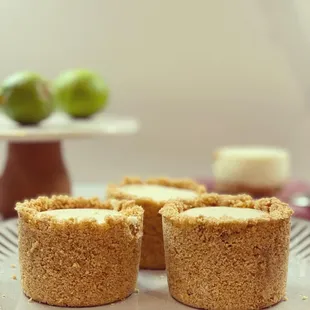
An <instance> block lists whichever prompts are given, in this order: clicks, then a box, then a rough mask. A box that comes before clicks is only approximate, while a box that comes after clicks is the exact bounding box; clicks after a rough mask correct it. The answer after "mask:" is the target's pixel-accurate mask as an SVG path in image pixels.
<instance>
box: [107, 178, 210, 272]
mask: <svg viewBox="0 0 310 310" xmlns="http://www.w3.org/2000/svg"><path fill="white" fill-rule="evenodd" d="M129 184H156V185H162V186H167V187H175V188H183V189H189V190H193V191H195V192H197V193H198V194H199V195H201V194H203V193H206V188H205V186H203V185H201V184H198V183H196V182H194V181H193V180H191V179H170V178H166V177H161V178H151V179H148V180H145V181H143V180H142V179H141V178H139V177H126V178H124V179H123V181H122V182H121V183H120V184H118V185H113V184H111V185H109V186H108V188H107V197H108V198H109V199H117V200H128V199H129V200H134V201H135V203H136V204H137V205H139V206H141V207H142V208H143V209H144V226H143V239H142V251H141V261H140V268H142V269H159V270H160V269H165V267H166V265H165V254H164V243H163V230H162V218H161V215H160V214H159V210H160V209H161V208H162V207H163V206H164V204H165V203H166V202H167V201H160V202H158V201H154V200H153V199H151V198H149V197H137V196H134V195H129V194H127V193H124V192H122V190H121V186H123V185H129ZM183 201H185V202H190V201H186V200H183Z"/></svg>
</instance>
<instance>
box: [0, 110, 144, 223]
mask: <svg viewBox="0 0 310 310" xmlns="http://www.w3.org/2000/svg"><path fill="white" fill-rule="evenodd" d="M138 129H139V124H138V122H137V121H136V120H135V119H133V118H128V117H127V118H124V117H123V118H121V117H116V116H111V115H106V114H98V115H96V116H95V117H94V118H92V119H87V120H75V119H71V118H69V117H68V116H66V115H64V114H61V113H55V115H53V116H52V117H51V118H49V119H48V120H46V121H45V122H42V123H41V124H40V125H39V126H34V127H20V126H18V125H16V124H15V123H13V122H11V121H10V120H8V119H7V118H6V117H5V116H0V139H2V140H6V141H8V145H7V159H6V162H5V167H4V171H3V174H2V176H1V179H0V214H2V216H3V218H10V217H15V216H16V213H15V210H14V207H15V204H16V202H18V201H23V200H24V199H29V198H36V197H37V196H40V195H47V196H50V195H53V194H70V193H71V182H70V177H69V173H68V169H67V168H66V163H65V161H64V159H63V154H62V143H61V142H62V140H64V139H70V138H90V137H100V136H102V135H111V134H112V135H113V134H114V135H124V134H134V133H135V132H137V131H138Z"/></svg>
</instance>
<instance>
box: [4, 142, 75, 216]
mask: <svg viewBox="0 0 310 310" xmlns="http://www.w3.org/2000/svg"><path fill="white" fill-rule="evenodd" d="M70 192H71V186H70V180H69V176H68V172H67V169H66V167H65V164H64V160H63V158H62V153H61V145H60V142H42V143H41V142H34V143H30V142H29V143H28V142H27V143H16V142H10V143H9V144H8V154H7V161H6V164H5V168H4V171H3V174H2V176H1V179H0V213H1V214H2V216H3V217H4V218H10V217H14V216H16V213H15V210H14V207H15V204H16V202H18V201H23V200H24V199H28V198H36V197H37V196H40V195H48V196H50V195H52V194H70Z"/></svg>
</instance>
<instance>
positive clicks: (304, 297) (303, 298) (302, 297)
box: [301, 296, 309, 300]
mask: <svg viewBox="0 0 310 310" xmlns="http://www.w3.org/2000/svg"><path fill="white" fill-rule="evenodd" d="M308 298H309V297H308V296H301V299H302V300H307V299H308Z"/></svg>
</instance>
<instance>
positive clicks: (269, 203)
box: [160, 194, 293, 310]
mask: <svg viewBox="0 0 310 310" xmlns="http://www.w3.org/2000/svg"><path fill="white" fill-rule="evenodd" d="M203 206H228V207H238V208H254V209H258V210H262V211H264V212H266V215H265V216H264V217H262V218H255V219H249V220H236V219H232V218H228V217H226V218H221V219H216V218H206V217H203V216H200V217H196V218H194V217H190V216H186V215H180V213H182V212H183V211H185V210H187V209H190V208H195V207H203ZM160 213H161V214H162V216H163V231H164V242H165V253H166V264H167V267H166V268H167V275H168V284H169V290H170V293H171V295H172V296H173V297H174V298H175V299H177V300H178V301H180V302H182V303H184V304H187V305H190V306H193V307H196V308H204V309H209V310H225V309H226V310H249V309H262V308H265V307H269V306H271V305H274V304H276V303H278V302H280V301H281V300H282V299H283V297H284V296H285V289H286V279H287V268H288V256H289V241H290V217H291V215H292V213H293V212H292V210H291V209H290V208H289V206H288V205H287V204H285V203H282V202H281V201H280V200H278V199H276V198H263V199H260V200H253V199H252V198H251V197H250V196H248V195H238V196H230V195H218V194H206V195H203V196H202V197H201V198H200V199H197V200H196V201H195V202H194V203H191V204H186V203H183V202H180V201H174V202H173V201H171V202H168V203H167V204H166V205H165V206H164V208H163V209H162V210H161V211H160Z"/></svg>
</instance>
